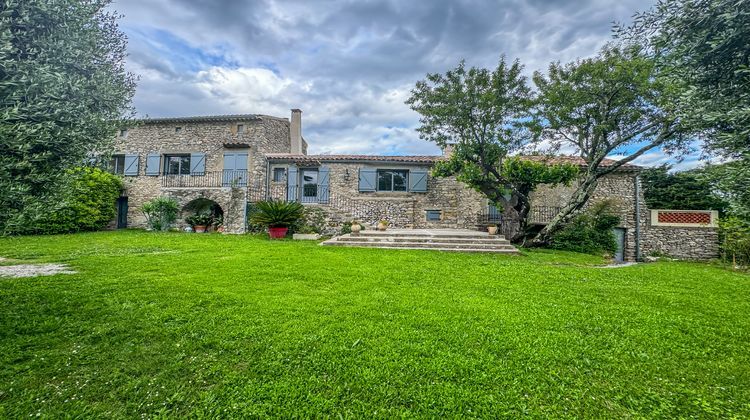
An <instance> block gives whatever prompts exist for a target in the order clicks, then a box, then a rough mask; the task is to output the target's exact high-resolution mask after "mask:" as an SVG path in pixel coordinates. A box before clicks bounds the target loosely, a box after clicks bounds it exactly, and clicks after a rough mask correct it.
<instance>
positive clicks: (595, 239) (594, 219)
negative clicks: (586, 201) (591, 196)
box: [550, 201, 620, 255]
mask: <svg viewBox="0 0 750 420" xmlns="http://www.w3.org/2000/svg"><path fill="white" fill-rule="evenodd" d="M611 208H612V204H611V203H610V202H609V201H601V202H598V203H596V204H594V205H593V206H591V208H590V209H589V210H587V211H585V212H583V213H581V214H579V215H577V216H575V217H574V218H573V219H572V220H571V221H570V222H569V223H568V224H567V225H565V226H564V227H563V228H562V229H560V230H559V231H558V232H557V233H555V234H554V235H553V237H552V243H551V244H550V246H551V247H552V248H554V249H562V250H567V251H574V252H582V253H586V254H603V253H604V254H609V255H613V254H614V253H615V251H617V240H616V239H615V234H614V232H613V231H612V229H614V228H615V227H617V225H618V224H619V223H620V218H619V217H618V216H616V215H614V214H613V213H612V210H611Z"/></svg>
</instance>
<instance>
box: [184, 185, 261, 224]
mask: <svg viewBox="0 0 750 420" xmlns="http://www.w3.org/2000/svg"><path fill="white" fill-rule="evenodd" d="M233 190H234V189H230V188H221V189H205V190H184V191H180V190H173V191H170V192H169V196H170V197H172V198H174V199H176V200H177V203H178V204H179V206H180V210H181V211H180V214H179V215H178V216H177V217H178V219H177V224H178V226H180V227H181V228H184V227H186V226H187V223H185V217H187V216H189V215H190V214H192V213H194V212H195V210H194V208H193V207H194V205H196V204H200V203H203V204H206V203H208V204H210V205H212V206H213V205H215V208H214V209H217V208H218V209H220V210H221V214H222V215H223V218H224V231H225V232H226V233H243V232H245V203H246V201H247V197H246V196H245V195H243V194H237V193H236V192H234V191H233Z"/></svg>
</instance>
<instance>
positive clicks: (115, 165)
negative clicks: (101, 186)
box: [109, 155, 125, 175]
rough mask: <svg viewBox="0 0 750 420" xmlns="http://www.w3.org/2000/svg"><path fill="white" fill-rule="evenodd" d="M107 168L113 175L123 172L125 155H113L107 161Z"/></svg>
mask: <svg viewBox="0 0 750 420" xmlns="http://www.w3.org/2000/svg"><path fill="white" fill-rule="evenodd" d="M109 170H110V171H111V172H112V173H113V174H115V175H123V174H125V155H113V156H112V159H110V161H109Z"/></svg>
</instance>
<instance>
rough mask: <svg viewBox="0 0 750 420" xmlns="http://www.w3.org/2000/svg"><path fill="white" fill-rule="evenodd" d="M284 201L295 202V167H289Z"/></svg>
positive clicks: (297, 195) (296, 195)
mask: <svg viewBox="0 0 750 420" xmlns="http://www.w3.org/2000/svg"><path fill="white" fill-rule="evenodd" d="M286 179H287V181H286V182H287V184H286V199H287V201H297V197H299V194H297V167H296V166H294V165H291V166H289V175H288V176H287V177H286Z"/></svg>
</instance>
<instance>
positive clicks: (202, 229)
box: [193, 225, 206, 233]
mask: <svg viewBox="0 0 750 420" xmlns="http://www.w3.org/2000/svg"><path fill="white" fill-rule="evenodd" d="M193 230H194V231H195V233H205V232H206V227H205V226H203V225H195V226H193Z"/></svg>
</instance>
